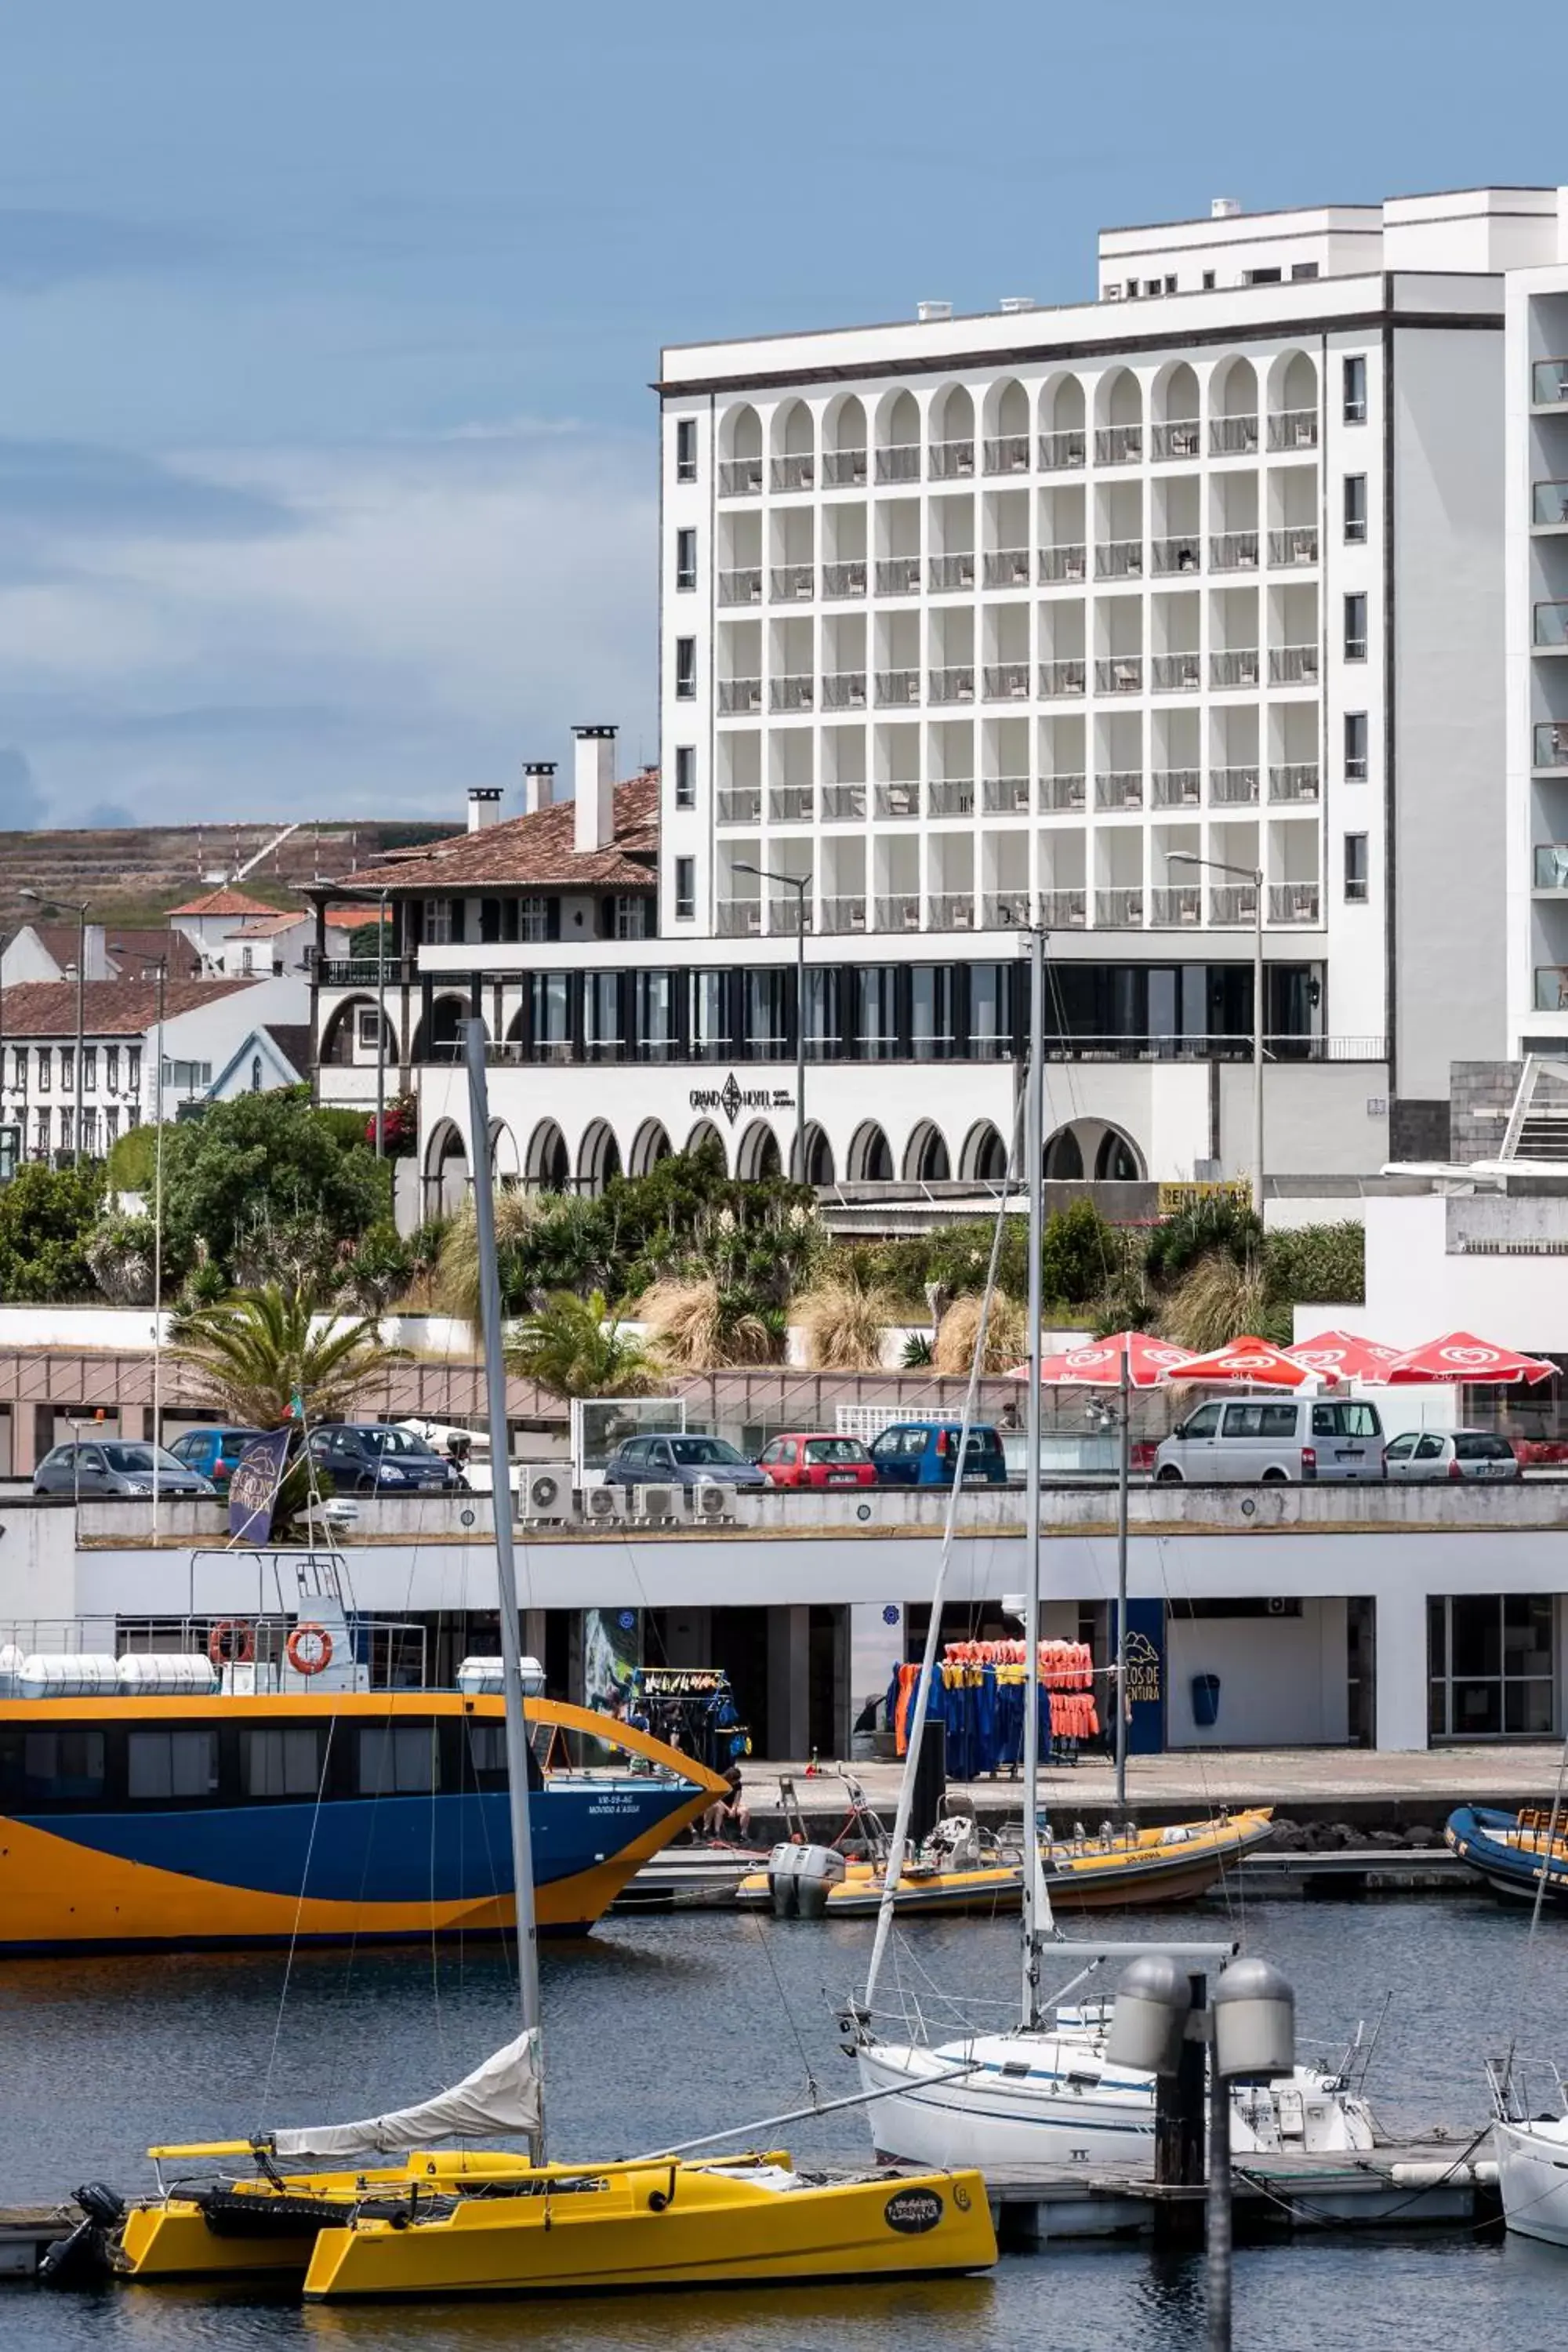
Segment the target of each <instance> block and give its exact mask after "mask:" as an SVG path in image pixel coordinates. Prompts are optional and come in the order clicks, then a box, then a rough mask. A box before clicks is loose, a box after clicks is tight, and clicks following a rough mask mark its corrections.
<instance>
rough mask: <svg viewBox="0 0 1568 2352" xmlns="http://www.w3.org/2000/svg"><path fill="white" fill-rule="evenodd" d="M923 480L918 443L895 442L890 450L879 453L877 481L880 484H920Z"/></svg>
mask: <svg viewBox="0 0 1568 2352" xmlns="http://www.w3.org/2000/svg"><path fill="white" fill-rule="evenodd" d="M920 478H921V449H920V443H919V442H918V441H902V442H894V443H893V444H892V446H890V447H889V448H886V449H879V450H878V452H877V479H878V480H879V482H918V481H919V480H920Z"/></svg>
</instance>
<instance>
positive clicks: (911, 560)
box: [877, 555, 921, 596]
mask: <svg viewBox="0 0 1568 2352" xmlns="http://www.w3.org/2000/svg"><path fill="white" fill-rule="evenodd" d="M920 586H921V560H920V557H919V556H918V555H884V556H879V558H878V560H877V593H878V595H879V596H918V595H919V593H920Z"/></svg>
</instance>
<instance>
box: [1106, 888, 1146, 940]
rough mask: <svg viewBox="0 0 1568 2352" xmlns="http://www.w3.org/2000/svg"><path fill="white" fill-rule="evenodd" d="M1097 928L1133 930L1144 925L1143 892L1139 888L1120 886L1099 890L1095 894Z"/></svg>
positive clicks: (1140, 928)
mask: <svg viewBox="0 0 1568 2352" xmlns="http://www.w3.org/2000/svg"><path fill="white" fill-rule="evenodd" d="M1094 920H1095V928H1096V929H1099V930H1112V931H1131V930H1142V927H1143V893H1142V890H1141V889H1138V888H1128V887H1116V888H1114V889H1110V890H1097V891H1096V892H1095V894H1094Z"/></svg>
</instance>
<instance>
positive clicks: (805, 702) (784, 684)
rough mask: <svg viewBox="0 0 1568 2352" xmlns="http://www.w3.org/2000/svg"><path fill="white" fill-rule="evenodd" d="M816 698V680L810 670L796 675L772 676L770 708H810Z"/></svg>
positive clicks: (770, 679)
mask: <svg viewBox="0 0 1568 2352" xmlns="http://www.w3.org/2000/svg"><path fill="white" fill-rule="evenodd" d="M815 701H816V679H815V678H814V677H812V676H811V674H810V672H809V671H803V672H801V673H798V674H797V675H796V676H795V677H788V676H786V677H770V678H769V680H768V709H770V710H809V709H811V708H812V706H813V704H814V703H815Z"/></svg>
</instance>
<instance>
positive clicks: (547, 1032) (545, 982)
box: [528, 971, 572, 1062]
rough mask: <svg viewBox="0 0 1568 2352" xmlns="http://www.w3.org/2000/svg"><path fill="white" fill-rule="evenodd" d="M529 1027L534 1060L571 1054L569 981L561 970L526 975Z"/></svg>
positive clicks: (556, 1059)
mask: <svg viewBox="0 0 1568 2352" xmlns="http://www.w3.org/2000/svg"><path fill="white" fill-rule="evenodd" d="M528 1013H529V1030H530V1033H531V1036H532V1039H533V1058H534V1060H535V1061H536V1062H565V1061H570V1059H571V1057H572V983H571V981H570V979H569V978H568V976H567V974H566V973H565V972H563V971H531V972H530V973H529V975H528Z"/></svg>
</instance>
